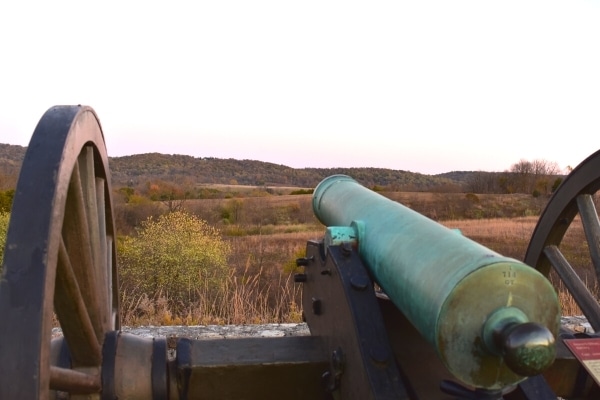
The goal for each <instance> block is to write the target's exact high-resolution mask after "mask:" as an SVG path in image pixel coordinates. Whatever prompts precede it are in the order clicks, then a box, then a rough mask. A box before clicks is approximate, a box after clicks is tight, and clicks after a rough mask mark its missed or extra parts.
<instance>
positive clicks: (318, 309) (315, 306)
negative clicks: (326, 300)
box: [312, 297, 323, 315]
mask: <svg viewBox="0 0 600 400" xmlns="http://www.w3.org/2000/svg"><path fill="white" fill-rule="evenodd" d="M322 305H323V303H322V302H321V300H319V299H316V298H314V297H313V298H312V311H313V314H315V315H321V314H322V313H323V308H322Z"/></svg>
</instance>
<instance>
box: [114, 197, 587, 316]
mask: <svg viewBox="0 0 600 400" xmlns="http://www.w3.org/2000/svg"><path fill="white" fill-rule="evenodd" d="M386 195H387V196H388V197H390V198H392V199H394V200H398V201H400V202H402V203H403V204H405V205H407V206H409V207H410V208H412V209H414V210H416V211H418V212H420V213H422V214H425V215H427V216H428V217H430V218H432V219H434V220H438V222H440V223H441V224H443V225H445V226H447V227H449V228H457V229H460V230H461V232H462V234H463V235H465V236H466V237H469V238H471V239H473V240H475V241H477V242H479V243H481V244H483V245H484V246H487V247H489V248H490V249H492V250H494V251H496V252H498V253H500V254H502V255H505V256H508V257H512V258H515V259H517V260H523V258H524V255H525V252H526V249H527V245H528V243H529V240H530V238H531V235H532V232H533V230H534V228H535V225H536V222H537V218H538V215H539V213H540V212H541V210H542V209H543V207H544V206H545V201H546V200H547V199H534V198H532V197H531V196H526V195H485V196H484V195H477V196H475V195H465V194H464V193H463V194H460V193H456V194H438V193H390V194H386ZM185 208H186V209H187V210H188V211H190V212H192V213H194V214H197V215H199V216H200V217H201V218H203V219H205V220H207V221H208V222H209V223H211V224H213V225H215V226H217V227H218V228H219V229H220V230H221V232H222V233H223V236H224V238H225V239H226V240H227V241H228V242H229V243H230V244H231V247H232V252H231V256H230V259H229V265H230V274H229V275H228V276H226V277H223V279H225V280H226V282H227V283H226V285H225V287H226V290H225V291H223V292H222V293H220V294H219V295H218V296H214V295H213V296H211V298H210V301H208V302H198V303H197V304H185V305H177V306H173V305H172V304H170V303H169V299H167V298H164V297H163V296H161V294H157V295H156V297H155V298H154V299H148V298H142V299H140V298H128V297H127V295H126V294H122V309H123V317H124V324H125V325H141V324H161V325H164V324H213V323H216V324H246V323H265V322H299V321H301V287H300V285H299V284H295V283H294V282H293V273H294V272H295V270H296V268H295V260H296V259H297V258H299V257H301V256H303V255H304V251H305V248H306V242H307V241H308V240H312V239H320V238H321V237H322V236H323V234H324V227H323V226H322V225H321V224H320V223H319V222H318V221H317V220H316V218H315V217H314V216H313V214H312V210H311V196H310V195H299V196H290V195H281V196H266V197H248V198H233V199H221V200H194V201H190V202H186V204H185ZM490 215H491V216H495V217H487V216H490ZM573 225H574V229H572V231H573V232H570V233H569V234H568V235H567V237H566V239H565V241H564V244H565V248H566V249H567V250H566V251H568V254H567V256H568V257H569V260H574V261H573V266H574V267H575V268H576V269H577V270H578V272H580V274H581V275H580V276H582V277H583V279H584V280H588V281H589V282H590V286H591V288H592V291H594V292H596V291H597V287H598V285H597V284H596V282H595V278H593V276H592V275H590V274H588V271H587V270H586V268H589V267H588V264H589V255H586V249H585V248H583V249H582V246H581V244H582V242H584V239H583V233H582V232H581V229H580V228H578V227H577V224H573ZM586 257H587V258H586ZM550 279H551V281H552V282H553V283H554V284H555V286H556V287H557V289H558V290H559V293H560V300H561V303H562V307H563V314H565V315H578V314H580V311H579V310H578V308H577V306H576V305H575V304H574V302H573V300H572V299H570V297H569V296H568V294H567V293H566V291H565V289H564V287H562V284H561V282H560V281H559V280H558V279H557V278H556V277H554V276H550ZM197 290H198V291H199V293H200V294H202V291H203V287H202V283H201V282H198V285H197ZM200 297H202V296H200Z"/></svg>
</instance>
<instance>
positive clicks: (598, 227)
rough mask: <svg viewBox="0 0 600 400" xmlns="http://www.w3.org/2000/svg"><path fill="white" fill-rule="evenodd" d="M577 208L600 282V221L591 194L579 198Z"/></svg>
mask: <svg viewBox="0 0 600 400" xmlns="http://www.w3.org/2000/svg"><path fill="white" fill-rule="evenodd" d="M577 207H578V208H579V214H580V215H581V223H582V224H583V229H584V231H585V237H586V239H587V243H588V247H589V250H590V257H591V258H592V263H593V264H594V270H595V272H596V279H597V280H598V281H599V282H600V220H599V219H598V213H597V212H596V206H595V205H594V200H593V198H592V196H591V195H589V194H582V195H579V196H577Z"/></svg>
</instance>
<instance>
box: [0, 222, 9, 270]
mask: <svg viewBox="0 0 600 400" xmlns="http://www.w3.org/2000/svg"><path fill="white" fill-rule="evenodd" d="M8 221H10V213H8V212H0V274H2V260H3V259H4V246H5V245H6V231H7V230H8Z"/></svg>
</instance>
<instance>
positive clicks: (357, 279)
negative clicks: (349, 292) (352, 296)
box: [350, 276, 369, 290]
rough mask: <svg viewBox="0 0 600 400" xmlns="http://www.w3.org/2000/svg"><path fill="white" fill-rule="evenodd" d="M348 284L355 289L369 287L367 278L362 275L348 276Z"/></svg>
mask: <svg viewBox="0 0 600 400" xmlns="http://www.w3.org/2000/svg"><path fill="white" fill-rule="evenodd" d="M350 285H352V287H353V288H354V289H356V290H365V289H366V288H368V287H369V280H368V279H367V278H366V277H364V276H353V277H352V278H350Z"/></svg>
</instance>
